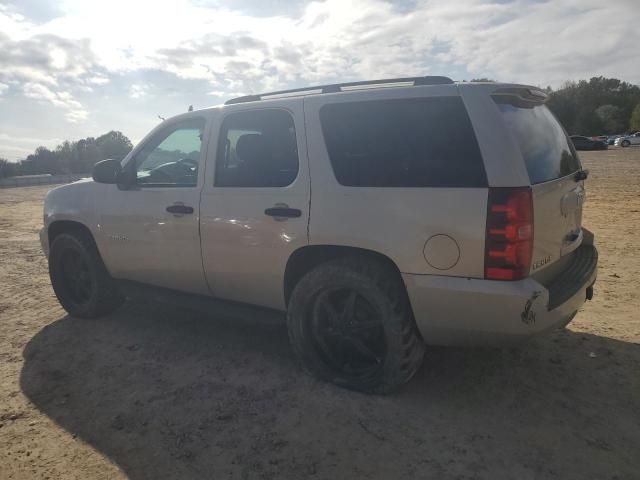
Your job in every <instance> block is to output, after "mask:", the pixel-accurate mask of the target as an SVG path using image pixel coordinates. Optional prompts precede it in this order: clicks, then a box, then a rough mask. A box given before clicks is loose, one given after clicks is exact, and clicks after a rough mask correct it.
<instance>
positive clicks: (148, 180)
mask: <svg viewBox="0 0 640 480" xmlns="http://www.w3.org/2000/svg"><path fill="white" fill-rule="evenodd" d="M204 123H205V122H204V119H193V120H188V121H185V122H183V123H180V124H178V125H173V126H171V127H169V128H167V129H166V130H163V131H161V132H160V133H158V134H157V135H156V136H155V137H153V138H152V139H151V140H149V141H148V142H147V143H146V144H145V145H144V146H143V147H142V149H141V150H140V151H139V152H138V154H136V157H135V169H136V172H135V173H136V182H137V183H139V184H144V185H147V186H154V185H156V186H167V185H168V186H172V185H173V186H195V185H196V182H197V180H198V167H199V164H200V149H201V146H202V131H203V129H204Z"/></svg>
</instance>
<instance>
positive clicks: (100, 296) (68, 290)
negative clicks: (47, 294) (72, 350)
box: [49, 231, 124, 318]
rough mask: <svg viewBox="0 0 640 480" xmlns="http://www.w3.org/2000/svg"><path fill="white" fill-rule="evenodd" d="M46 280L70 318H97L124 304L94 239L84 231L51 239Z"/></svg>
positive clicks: (63, 234)
mask: <svg viewBox="0 0 640 480" xmlns="http://www.w3.org/2000/svg"><path fill="white" fill-rule="evenodd" d="M49 277H50V278H51V285H52V286H53V290H54V292H55V294H56V297H58V301H59V302H60V304H61V305H62V307H63V308H64V309H65V310H66V311H67V312H68V313H69V315H71V316H73V317H79V318H96V317H100V316H103V315H106V314H108V313H111V312H112V311H114V310H115V309H116V308H118V307H119V306H120V305H122V302H123V301H124V299H123V297H122V296H121V295H120V292H119V291H118V288H117V285H116V284H115V282H114V281H113V279H112V278H111V276H110V275H109V273H108V272H107V270H106V268H105V266H104V263H103V262H102V259H101V258H100V254H99V253H98V249H97V248H96V245H95V243H94V241H93V238H92V237H91V236H90V235H89V234H87V233H85V232H81V231H80V232H74V233H62V234H60V235H57V236H56V237H55V238H54V240H53V242H52V243H51V249H50V253H49Z"/></svg>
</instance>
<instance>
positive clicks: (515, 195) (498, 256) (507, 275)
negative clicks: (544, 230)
mask: <svg viewBox="0 0 640 480" xmlns="http://www.w3.org/2000/svg"><path fill="white" fill-rule="evenodd" d="M532 249H533V199H532V195H531V189H530V188H528V187H524V188H490V189H489V202H488V206H487V237H486V242H485V256H484V276H485V278H486V279H488V280H520V279H521V278H525V277H526V276H527V275H528V274H529V268H530V267H531V252H532Z"/></svg>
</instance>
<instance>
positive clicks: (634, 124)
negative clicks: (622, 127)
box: [629, 103, 640, 132]
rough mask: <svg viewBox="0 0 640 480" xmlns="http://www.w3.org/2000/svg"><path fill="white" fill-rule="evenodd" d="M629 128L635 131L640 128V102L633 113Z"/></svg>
mask: <svg viewBox="0 0 640 480" xmlns="http://www.w3.org/2000/svg"><path fill="white" fill-rule="evenodd" d="M629 130H630V131H632V132H635V131H636V130H640V103H638V104H637V105H636V108H634V109H633V112H632V113H631V121H630V122H629Z"/></svg>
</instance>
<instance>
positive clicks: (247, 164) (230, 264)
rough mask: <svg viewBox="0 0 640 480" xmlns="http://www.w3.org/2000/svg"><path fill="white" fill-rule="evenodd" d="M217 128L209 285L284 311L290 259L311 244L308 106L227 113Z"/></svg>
mask: <svg viewBox="0 0 640 480" xmlns="http://www.w3.org/2000/svg"><path fill="white" fill-rule="evenodd" d="M270 103H271V104H272V105H273V103H272V102H270ZM216 123H217V125H219V126H218V127H214V130H213V131H216V132H219V133H218V134H216V135H215V138H214V137H213V135H212V146H211V147H210V148H209V151H210V152H211V154H210V155H212V156H215V170H214V171H212V172H211V175H209V174H208V175H207V181H206V185H205V187H204V189H203V194H202V201H201V212H200V214H201V235H202V256H203V263H204V269H205V274H206V278H207V281H208V283H209V286H210V288H211V291H212V293H213V295H214V296H216V297H218V298H223V299H227V300H236V301H242V302H247V303H252V304H255V305H262V306H266V307H271V308H277V309H283V308H284V306H285V302H284V295H283V285H284V272H285V268H286V264H287V260H288V259H289V256H290V255H291V253H292V252H293V251H295V250H296V249H298V248H300V247H302V246H304V245H307V243H308V238H307V225H308V219H309V178H308V167H307V158H306V143H305V139H304V123H303V112H302V100H301V99H287V100H282V101H280V102H278V107H277V108H276V107H274V108H256V107H255V104H254V105H251V106H247V105H237V106H233V107H225V113H224V115H223V116H222V117H221V118H220V120H219V121H218V122H216ZM211 170H213V169H211Z"/></svg>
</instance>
